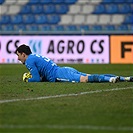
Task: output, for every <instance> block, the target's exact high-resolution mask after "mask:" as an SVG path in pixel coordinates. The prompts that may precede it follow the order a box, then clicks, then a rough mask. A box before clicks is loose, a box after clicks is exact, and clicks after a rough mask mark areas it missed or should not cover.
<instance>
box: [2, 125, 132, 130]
mask: <svg viewBox="0 0 133 133" xmlns="http://www.w3.org/2000/svg"><path fill="white" fill-rule="evenodd" d="M0 128H3V129H5V128H6V129H38V128H42V129H44V128H50V129H87V130H103V131H133V127H114V126H94V125H28V124H26V125H0Z"/></svg>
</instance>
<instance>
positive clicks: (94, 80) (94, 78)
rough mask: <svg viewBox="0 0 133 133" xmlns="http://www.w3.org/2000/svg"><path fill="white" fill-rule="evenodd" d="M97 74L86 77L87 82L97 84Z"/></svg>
mask: <svg viewBox="0 0 133 133" xmlns="http://www.w3.org/2000/svg"><path fill="white" fill-rule="evenodd" d="M98 78H99V74H92V75H89V76H88V82H99V79H98Z"/></svg>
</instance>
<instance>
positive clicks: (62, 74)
mask: <svg viewBox="0 0 133 133" xmlns="http://www.w3.org/2000/svg"><path fill="white" fill-rule="evenodd" d="M86 75H87V74H86V73H82V72H79V71H78V70H76V69H74V68H72V67H60V68H59V69H58V70H57V72H56V75H55V78H56V82H80V76H86Z"/></svg>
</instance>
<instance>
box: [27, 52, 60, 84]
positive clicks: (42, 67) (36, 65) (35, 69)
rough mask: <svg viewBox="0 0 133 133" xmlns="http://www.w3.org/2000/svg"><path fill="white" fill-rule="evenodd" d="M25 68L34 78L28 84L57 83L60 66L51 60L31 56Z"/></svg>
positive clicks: (34, 55)
mask: <svg viewBox="0 0 133 133" xmlns="http://www.w3.org/2000/svg"><path fill="white" fill-rule="evenodd" d="M25 66H26V67H27V69H28V70H29V71H30V73H31V74H32V78H30V79H28V82H40V81H41V80H42V79H43V81H44V80H45V81H49V82H55V75H56V71H57V69H58V66H57V65H56V64H55V63H54V62H53V61H52V60H50V59H48V58H46V57H43V56H40V55H36V54H30V55H29V56H28V58H27V59H26V61H25Z"/></svg>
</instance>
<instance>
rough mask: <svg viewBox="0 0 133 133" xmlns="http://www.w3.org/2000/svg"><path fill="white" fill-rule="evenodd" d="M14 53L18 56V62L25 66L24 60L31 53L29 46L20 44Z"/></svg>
mask: <svg viewBox="0 0 133 133" xmlns="http://www.w3.org/2000/svg"><path fill="white" fill-rule="evenodd" d="M15 53H16V54H17V55H18V60H20V61H21V62H22V63H23V64H25V60H26V59H27V57H28V55H30V54H31V53H32V52H31V49H30V47H29V46H27V45H25V44H22V45H21V46H19V47H18V48H17V49H16V51H15Z"/></svg>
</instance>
